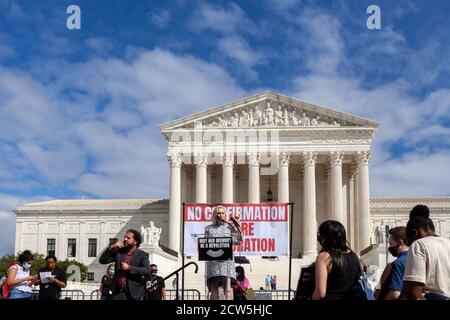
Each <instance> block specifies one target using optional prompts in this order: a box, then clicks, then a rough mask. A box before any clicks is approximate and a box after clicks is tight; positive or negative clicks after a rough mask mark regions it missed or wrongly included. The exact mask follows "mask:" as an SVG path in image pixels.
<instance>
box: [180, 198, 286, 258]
mask: <svg viewBox="0 0 450 320" xmlns="http://www.w3.org/2000/svg"><path fill="white" fill-rule="evenodd" d="M218 205H222V206H224V207H225V208H226V213H227V220H228V221H230V219H229V218H230V216H237V217H239V219H240V220H241V223H242V238H243V240H242V243H241V245H239V246H235V247H234V249H233V251H234V254H235V255H242V256H286V255H288V251H289V235H288V220H289V205H288V204H287V203H258V204H255V203H233V204H195V203H185V206H184V214H183V216H184V255H185V256H194V257H195V256H198V249H197V243H198V238H201V237H203V236H204V233H205V227H206V226H208V225H210V224H211V223H212V221H211V218H212V213H213V210H214V208H215V207H216V206H218Z"/></svg>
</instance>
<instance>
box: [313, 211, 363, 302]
mask: <svg viewBox="0 0 450 320" xmlns="http://www.w3.org/2000/svg"><path fill="white" fill-rule="evenodd" d="M317 240H318V242H319V244H320V245H321V246H322V249H321V251H320V253H319V255H318V256H317V258H316V262H315V270H314V274H315V289H314V292H313V295H312V299H313V300H353V299H355V298H354V292H353V288H354V286H355V283H357V281H358V280H359V278H360V276H361V265H360V261H359V258H358V256H357V255H356V254H355V253H354V252H353V251H352V250H351V249H350V247H349V246H348V244H347V236H346V232H345V228H344V226H343V225H342V224H341V223H340V222H338V221H334V220H327V221H325V222H323V223H322V224H321V225H320V226H319V232H318V233H317Z"/></svg>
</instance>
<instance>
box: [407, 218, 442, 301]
mask: <svg viewBox="0 0 450 320" xmlns="http://www.w3.org/2000/svg"><path fill="white" fill-rule="evenodd" d="M406 241H407V244H410V247H409V251H408V256H407V259H406V267H405V274H404V277H403V290H402V293H401V295H400V299H407V300H417V299H442V300H444V299H450V240H448V239H445V238H442V237H439V236H438V235H436V233H435V229H434V224H433V221H432V220H431V219H429V218H428V214H420V215H416V216H414V215H413V216H412V217H410V219H409V221H408V224H407V226H406Z"/></svg>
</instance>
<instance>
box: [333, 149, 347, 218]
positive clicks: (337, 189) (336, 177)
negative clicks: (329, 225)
mask: <svg viewBox="0 0 450 320" xmlns="http://www.w3.org/2000/svg"><path fill="white" fill-rule="evenodd" d="M343 158H344V155H343V154H342V153H341V152H330V156H329V162H330V178H331V182H330V183H331V188H330V189H331V190H330V191H331V195H330V196H331V199H330V209H331V210H330V211H331V212H330V213H331V219H333V220H337V221H339V222H340V223H342V224H343V225H344V226H345V225H346V224H347V223H346V221H344V209H343V203H342V202H343V199H342V159H343Z"/></svg>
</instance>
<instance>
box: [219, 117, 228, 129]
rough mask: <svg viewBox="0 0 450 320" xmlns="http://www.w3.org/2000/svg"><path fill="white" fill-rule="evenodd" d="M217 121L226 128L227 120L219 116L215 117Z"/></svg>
mask: <svg viewBox="0 0 450 320" xmlns="http://www.w3.org/2000/svg"><path fill="white" fill-rule="evenodd" d="M217 122H218V124H219V126H220V127H223V128H226V127H227V126H228V122H227V121H226V120H224V119H222V117H221V116H218V117H217Z"/></svg>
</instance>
